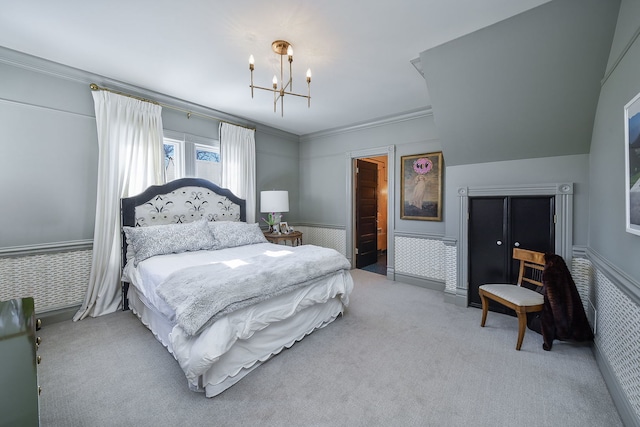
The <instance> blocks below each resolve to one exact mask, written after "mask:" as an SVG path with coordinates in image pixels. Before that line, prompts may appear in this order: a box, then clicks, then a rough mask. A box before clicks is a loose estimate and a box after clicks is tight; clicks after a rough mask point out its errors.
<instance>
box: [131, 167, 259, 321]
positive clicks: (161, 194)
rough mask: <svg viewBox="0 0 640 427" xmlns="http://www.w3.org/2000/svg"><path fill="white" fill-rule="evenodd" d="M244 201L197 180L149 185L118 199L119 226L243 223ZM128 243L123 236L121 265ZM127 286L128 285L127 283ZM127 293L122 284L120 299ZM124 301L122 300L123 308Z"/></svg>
mask: <svg viewBox="0 0 640 427" xmlns="http://www.w3.org/2000/svg"><path fill="white" fill-rule="evenodd" d="M245 208H246V202H245V201H244V200H243V199H241V198H239V197H237V196H236V195H234V194H233V193H232V192H231V191H229V190H228V189H226V188H220V187H218V186H217V185H215V184H214V183H212V182H211V181H207V180H205V179H198V178H182V179H176V180H174V181H171V182H169V183H167V184H164V185H152V186H151V187H149V188H147V189H146V190H145V191H143V192H142V193H140V194H138V195H137V196H132V197H126V198H123V199H121V200H120V210H121V226H123V227H124V226H130V227H145V226H149V225H166V224H177V223H186V222H192V221H197V220H199V219H200V218H202V217H205V218H207V220H208V221H246V218H247V217H246V212H245ZM126 254H127V241H126V238H125V235H124V233H122V266H123V267H124V265H125V263H126ZM127 285H128V284H127ZM125 294H126V290H125V286H124V284H123V298H124V297H125ZM125 303H126V298H125V300H124V301H123V309H124V307H125Z"/></svg>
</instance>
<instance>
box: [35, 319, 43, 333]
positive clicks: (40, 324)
mask: <svg viewBox="0 0 640 427" xmlns="http://www.w3.org/2000/svg"><path fill="white" fill-rule="evenodd" d="M41 327H42V320H41V319H36V331H39V330H40V328H41Z"/></svg>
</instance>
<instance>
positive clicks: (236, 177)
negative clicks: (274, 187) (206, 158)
mask: <svg viewBox="0 0 640 427" xmlns="http://www.w3.org/2000/svg"><path fill="white" fill-rule="evenodd" d="M220 155H221V157H222V187H223V188H228V189H229V190H231V192H233V194H235V195H236V196H238V197H240V198H242V199H245V200H246V201H247V222H248V223H253V222H256V132H255V130H253V129H247V128H243V127H241V126H235V125H231V124H229V123H220Z"/></svg>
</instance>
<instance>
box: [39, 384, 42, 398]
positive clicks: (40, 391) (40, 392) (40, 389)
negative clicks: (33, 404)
mask: <svg viewBox="0 0 640 427" xmlns="http://www.w3.org/2000/svg"><path fill="white" fill-rule="evenodd" d="M41 394H42V387H40V386H38V396H40V395H41Z"/></svg>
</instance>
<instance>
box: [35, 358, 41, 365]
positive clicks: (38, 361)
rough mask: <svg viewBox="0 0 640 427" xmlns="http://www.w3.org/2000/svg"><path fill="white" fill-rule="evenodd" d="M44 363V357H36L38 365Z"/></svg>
mask: <svg viewBox="0 0 640 427" xmlns="http://www.w3.org/2000/svg"><path fill="white" fill-rule="evenodd" d="M40 362H42V356H38V357H36V363H37V364H38V365H39V364H40Z"/></svg>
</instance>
